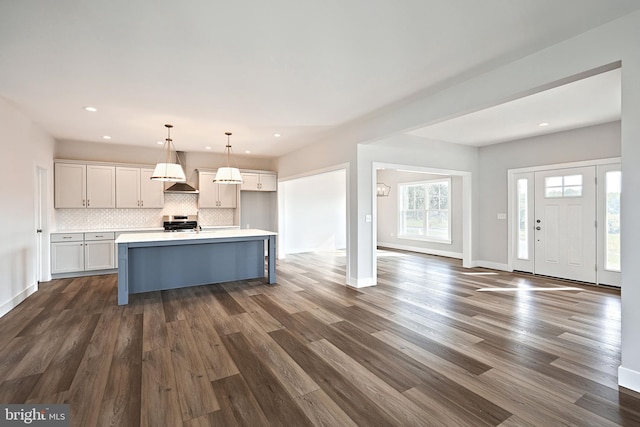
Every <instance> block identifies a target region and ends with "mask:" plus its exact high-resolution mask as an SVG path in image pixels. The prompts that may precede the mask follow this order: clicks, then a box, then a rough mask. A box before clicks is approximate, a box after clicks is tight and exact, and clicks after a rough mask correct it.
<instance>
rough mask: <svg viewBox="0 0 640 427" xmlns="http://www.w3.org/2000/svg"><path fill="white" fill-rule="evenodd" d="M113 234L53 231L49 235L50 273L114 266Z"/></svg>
mask: <svg viewBox="0 0 640 427" xmlns="http://www.w3.org/2000/svg"><path fill="white" fill-rule="evenodd" d="M115 260H116V251H115V234H114V233H112V232H108V233H54V234H52V235H51V273H52V274H61V273H76V272H82V271H95V270H110V269H113V268H116V261H115Z"/></svg>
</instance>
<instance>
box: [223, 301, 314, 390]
mask: <svg viewBox="0 0 640 427" xmlns="http://www.w3.org/2000/svg"><path fill="white" fill-rule="evenodd" d="M248 317H250V316H248V314H246V313H245V314H241V315H238V316H235V319H236V321H237V322H238V329H239V330H240V331H241V332H242V338H244V339H246V343H247V344H248V345H249V348H248V350H249V351H251V353H253V354H254V355H255V356H256V357H258V358H259V359H260V361H261V363H262V365H263V366H264V367H265V368H267V369H269V370H270V372H271V373H272V374H273V375H274V376H275V377H276V378H277V379H278V380H279V383H280V384H282V386H283V387H284V388H285V389H286V390H287V392H288V393H289V394H290V395H291V396H295V397H297V396H302V395H305V394H307V393H310V392H312V391H315V390H318V388H319V387H318V385H317V384H316V383H315V382H314V381H313V380H312V379H311V378H310V377H309V375H308V374H307V373H306V372H305V371H304V369H302V368H300V366H299V365H297V364H296V363H295V361H294V360H293V359H292V358H291V357H290V356H289V355H288V354H287V352H286V351H284V350H283V349H282V347H280V346H279V345H278V344H277V343H276V342H275V341H274V340H273V338H271V336H270V335H269V334H268V333H267V332H266V331H264V330H263V329H262V328H260V327H259V326H258V325H254V324H253V323H252V322H250V321H249V319H248ZM234 360H235V358H234Z"/></svg>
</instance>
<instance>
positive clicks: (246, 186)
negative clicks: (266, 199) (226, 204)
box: [240, 172, 278, 191]
mask: <svg viewBox="0 0 640 427" xmlns="http://www.w3.org/2000/svg"><path fill="white" fill-rule="evenodd" d="M277 187H278V179H277V177H276V175H275V174H272V173H256V172H242V184H240V190H242V191H276V190H277Z"/></svg>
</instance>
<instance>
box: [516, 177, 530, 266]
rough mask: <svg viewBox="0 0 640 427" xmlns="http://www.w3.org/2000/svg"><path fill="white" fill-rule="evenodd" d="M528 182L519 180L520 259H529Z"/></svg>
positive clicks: (523, 179) (524, 179)
mask: <svg viewBox="0 0 640 427" xmlns="http://www.w3.org/2000/svg"><path fill="white" fill-rule="evenodd" d="M527 184H528V180H527V179H526V178H522V179H519V180H518V184H517V186H518V258H519V259H529V225H528V224H529V218H528V216H527V212H528V210H529V206H528V205H529V200H528V195H527V191H528V188H527Z"/></svg>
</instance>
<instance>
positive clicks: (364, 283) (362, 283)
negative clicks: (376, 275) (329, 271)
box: [347, 277, 376, 288]
mask: <svg viewBox="0 0 640 427" xmlns="http://www.w3.org/2000/svg"><path fill="white" fill-rule="evenodd" d="M375 285H376V282H375V281H374V280H373V277H367V278H365V279H356V278H353V277H347V286H351V287H352V288H366V287H368V286H375Z"/></svg>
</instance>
